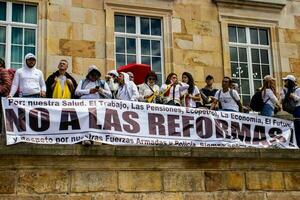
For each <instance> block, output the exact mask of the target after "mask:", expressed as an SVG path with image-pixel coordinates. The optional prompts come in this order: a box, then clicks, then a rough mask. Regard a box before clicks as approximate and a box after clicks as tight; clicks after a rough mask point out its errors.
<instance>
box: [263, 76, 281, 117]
mask: <svg viewBox="0 0 300 200" xmlns="http://www.w3.org/2000/svg"><path fill="white" fill-rule="evenodd" d="M261 91H262V97H263V102H264V105H263V108H262V111H261V115H263V116H268V117H273V116H274V111H275V108H278V109H280V103H279V101H278V99H277V97H276V84H275V79H274V78H273V77H272V76H271V75H267V76H265V77H264V81H263V87H262V90H261Z"/></svg>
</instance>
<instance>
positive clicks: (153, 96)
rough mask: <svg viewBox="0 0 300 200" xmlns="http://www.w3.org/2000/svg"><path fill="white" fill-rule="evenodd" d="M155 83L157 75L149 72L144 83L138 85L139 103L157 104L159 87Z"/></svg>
mask: <svg viewBox="0 0 300 200" xmlns="http://www.w3.org/2000/svg"><path fill="white" fill-rule="evenodd" d="M156 83H157V75H156V73H155V72H154V71H151V72H149V73H148V74H147V76H146V77H145V82H144V83H143V84H141V85H139V87H138V88H139V94H140V96H139V101H143V102H147V103H159V102H160V100H159V86H158V85H156Z"/></svg>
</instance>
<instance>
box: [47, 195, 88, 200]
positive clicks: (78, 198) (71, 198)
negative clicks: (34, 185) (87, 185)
mask: <svg viewBox="0 0 300 200" xmlns="http://www.w3.org/2000/svg"><path fill="white" fill-rule="evenodd" d="M43 200H92V196H91V195H85V194H82V195H65V194H62V195H46V196H45V198H44V199H43Z"/></svg>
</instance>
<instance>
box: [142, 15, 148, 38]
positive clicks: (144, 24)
mask: <svg viewBox="0 0 300 200" xmlns="http://www.w3.org/2000/svg"><path fill="white" fill-rule="evenodd" d="M149 21H150V19H149V18H144V17H142V18H141V33H142V34H144V35H150V22H149Z"/></svg>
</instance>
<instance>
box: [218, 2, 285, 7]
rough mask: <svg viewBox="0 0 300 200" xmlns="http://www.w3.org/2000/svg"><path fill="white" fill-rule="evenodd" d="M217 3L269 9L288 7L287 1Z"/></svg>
mask: <svg viewBox="0 0 300 200" xmlns="http://www.w3.org/2000/svg"><path fill="white" fill-rule="evenodd" d="M213 1H214V2H215V3H217V4H220V3H225V4H236V5H247V6H255V7H257V6H259V7H267V8H276V9H282V8H283V7H284V6H285V5H286V0H213Z"/></svg>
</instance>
